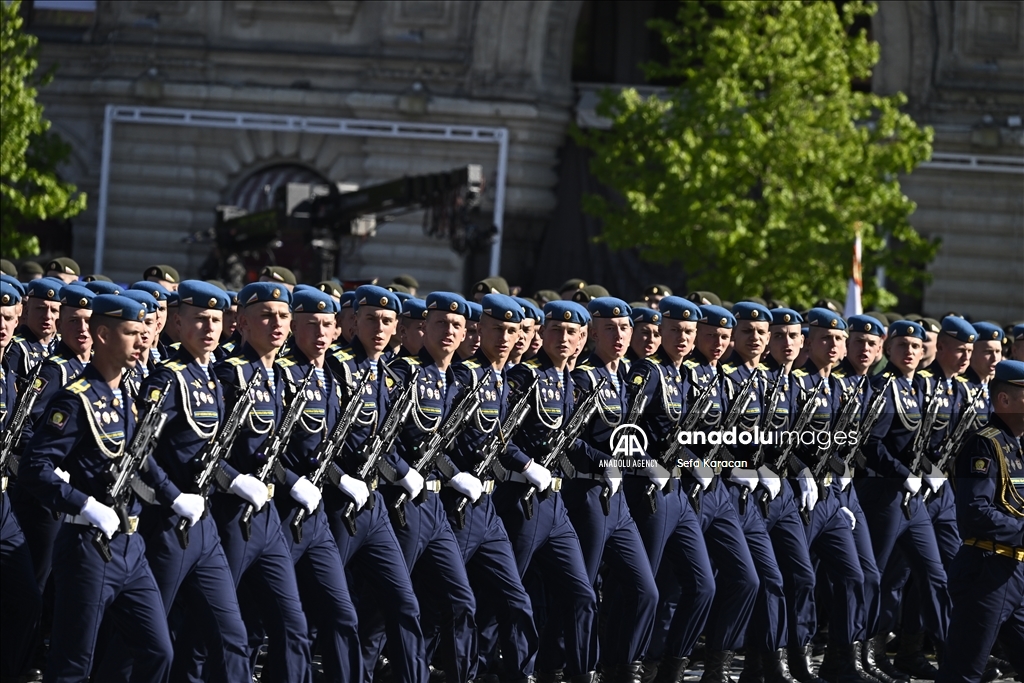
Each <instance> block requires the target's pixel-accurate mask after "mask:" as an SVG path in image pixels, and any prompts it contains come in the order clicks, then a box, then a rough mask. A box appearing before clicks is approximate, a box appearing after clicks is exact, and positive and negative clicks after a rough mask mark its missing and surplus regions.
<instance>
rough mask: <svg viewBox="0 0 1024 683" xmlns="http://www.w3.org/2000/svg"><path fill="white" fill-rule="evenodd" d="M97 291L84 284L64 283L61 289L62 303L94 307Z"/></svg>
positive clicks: (87, 307)
mask: <svg viewBox="0 0 1024 683" xmlns="http://www.w3.org/2000/svg"><path fill="white" fill-rule="evenodd" d="M95 298H96V293H95V292H93V291H92V290H91V289H89V288H88V287H83V286H82V285H64V287H63V288H62V289H61V290H60V305H61V306H67V307H68V308H84V309H87V310H88V309H91V308H92V300H93V299H95Z"/></svg>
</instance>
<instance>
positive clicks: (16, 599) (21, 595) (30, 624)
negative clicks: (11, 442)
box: [0, 491, 42, 680]
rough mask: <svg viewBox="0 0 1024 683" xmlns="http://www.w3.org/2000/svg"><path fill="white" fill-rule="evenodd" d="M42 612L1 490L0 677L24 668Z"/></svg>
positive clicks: (18, 533) (21, 540)
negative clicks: (1, 632) (1, 635)
mask: <svg viewBox="0 0 1024 683" xmlns="http://www.w3.org/2000/svg"><path fill="white" fill-rule="evenodd" d="M41 610H42V597H41V595H40V591H39V586H38V585H37V583H36V577H35V573H34V572H33V568H32V559H31V555H30V553H29V549H28V544H27V543H26V542H25V535H24V534H23V533H22V532H21V528H20V527H19V526H18V520H17V519H16V518H15V516H14V514H13V512H12V511H11V502H10V499H9V498H8V497H7V492H6V491H4V493H3V497H2V499H0V630H2V631H3V637H2V638H0V678H3V679H4V680H7V679H13V678H16V677H18V676H20V675H21V674H22V673H23V672H24V670H25V669H26V668H27V666H28V659H29V656H30V655H31V651H32V641H33V638H34V635H35V630H36V624H37V622H38V621H39V614H40V611H41Z"/></svg>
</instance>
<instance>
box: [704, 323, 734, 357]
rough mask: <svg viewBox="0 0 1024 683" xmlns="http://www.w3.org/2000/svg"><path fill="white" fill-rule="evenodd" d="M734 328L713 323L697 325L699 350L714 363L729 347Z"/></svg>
mask: <svg viewBox="0 0 1024 683" xmlns="http://www.w3.org/2000/svg"><path fill="white" fill-rule="evenodd" d="M731 339H732V330H730V329H726V328H724V327H714V326H713V325H697V350H698V351H700V352H701V353H703V354H704V356H705V357H706V358H707V359H708V360H709V361H711V362H712V363H714V362H715V361H717V360H718V359H719V358H721V357H722V356H723V355H725V350H726V349H728V348H729V341H730V340H731Z"/></svg>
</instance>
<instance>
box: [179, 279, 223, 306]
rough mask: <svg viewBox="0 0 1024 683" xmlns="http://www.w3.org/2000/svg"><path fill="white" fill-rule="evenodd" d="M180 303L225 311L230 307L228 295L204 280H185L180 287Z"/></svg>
mask: <svg viewBox="0 0 1024 683" xmlns="http://www.w3.org/2000/svg"><path fill="white" fill-rule="evenodd" d="M177 293H178V303H179V304H185V305H187V306H195V307H197V308H209V309H211V310H214V311H223V310H224V309H226V308H227V307H228V306H230V305H231V304H230V301H231V300H230V299H229V298H228V293H227V292H225V291H222V290H221V289H220V288H219V287H217V286H216V285H211V284H210V283H209V282H203V281H202V280H185V281H184V282H182V283H181V284H180V285H178V292H177Z"/></svg>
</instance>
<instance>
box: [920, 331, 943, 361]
mask: <svg viewBox="0 0 1024 683" xmlns="http://www.w3.org/2000/svg"><path fill="white" fill-rule="evenodd" d="M924 336H925V342H924V356H923V357H922V359H921V367H928V366H929V365H931V362H932V361H933V360H935V350H936V343H937V341H938V339H939V334H938V333H937V332H925V334H924Z"/></svg>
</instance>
